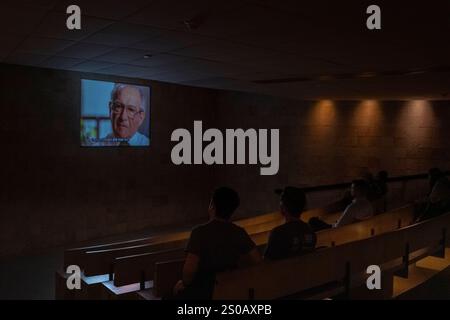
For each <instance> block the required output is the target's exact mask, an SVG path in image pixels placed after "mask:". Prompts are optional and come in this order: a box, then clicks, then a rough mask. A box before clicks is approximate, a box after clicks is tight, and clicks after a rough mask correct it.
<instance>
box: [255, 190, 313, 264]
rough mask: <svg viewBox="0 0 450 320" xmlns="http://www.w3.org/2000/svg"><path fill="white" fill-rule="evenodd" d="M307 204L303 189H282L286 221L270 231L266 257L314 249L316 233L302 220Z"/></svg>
mask: <svg viewBox="0 0 450 320" xmlns="http://www.w3.org/2000/svg"><path fill="white" fill-rule="evenodd" d="M305 204H306V198H305V194H304V193H303V191H302V190H301V189H298V188H294V187H286V188H285V189H284V190H283V191H282V193H281V201H280V210H281V213H282V214H283V216H284V217H285V219H286V222H285V223H284V224H283V225H281V226H278V227H276V228H274V229H273V230H272V232H271V233H270V236H269V241H268V243H267V248H266V252H265V254H264V258H265V259H268V260H279V259H284V258H288V257H292V256H296V255H300V254H304V253H307V252H310V251H312V250H314V248H315V246H316V241H317V238H316V234H315V233H314V232H313V231H312V229H311V227H310V226H309V225H308V224H307V223H305V222H303V221H302V220H300V214H301V213H302V211H303V209H304V207H305Z"/></svg>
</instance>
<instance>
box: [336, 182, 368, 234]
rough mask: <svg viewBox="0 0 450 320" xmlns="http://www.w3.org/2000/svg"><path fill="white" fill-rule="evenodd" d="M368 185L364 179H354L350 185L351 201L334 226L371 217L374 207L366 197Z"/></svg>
mask: <svg viewBox="0 0 450 320" xmlns="http://www.w3.org/2000/svg"><path fill="white" fill-rule="evenodd" d="M368 190H369V186H368V185H367V182H366V181H364V180H354V181H353V183H352V187H351V193H352V196H353V201H352V203H351V204H350V205H349V206H348V207H347V208H346V209H345V210H344V213H343V214H342V215H341V217H340V218H339V219H338V221H337V222H336V224H335V225H334V227H342V226H345V225H347V224H352V223H355V222H358V221H363V220H367V219H370V218H372V217H373V215H374V208H373V206H372V203H370V201H369V200H368V199H367V193H368Z"/></svg>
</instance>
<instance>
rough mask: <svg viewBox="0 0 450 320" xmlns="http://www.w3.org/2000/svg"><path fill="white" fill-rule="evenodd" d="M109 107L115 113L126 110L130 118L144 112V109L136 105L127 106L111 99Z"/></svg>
mask: <svg viewBox="0 0 450 320" xmlns="http://www.w3.org/2000/svg"><path fill="white" fill-rule="evenodd" d="M109 107H110V108H111V111H112V113H114V114H121V113H122V112H123V111H124V110H125V114H126V115H127V116H128V117H129V118H130V119H133V118H134V117H135V116H136V115H137V114H140V113H142V112H144V110H141V109H138V108H136V107H135V106H126V105H124V104H123V103H120V102H118V101H111V102H110V103H109Z"/></svg>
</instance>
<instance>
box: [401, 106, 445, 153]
mask: <svg viewBox="0 0 450 320" xmlns="http://www.w3.org/2000/svg"><path fill="white" fill-rule="evenodd" d="M436 122H437V119H436V117H435V114H434V110H433V106H432V105H431V103H430V102H429V101H427V100H410V101H407V102H406V103H405V104H404V105H403V107H402V109H401V112H400V114H399V118H398V122H397V136H398V137H401V138H403V141H404V142H405V143H407V146H410V147H415V148H417V147H426V146H427V145H428V143H429V142H431V140H432V138H433V127H434V126H436Z"/></svg>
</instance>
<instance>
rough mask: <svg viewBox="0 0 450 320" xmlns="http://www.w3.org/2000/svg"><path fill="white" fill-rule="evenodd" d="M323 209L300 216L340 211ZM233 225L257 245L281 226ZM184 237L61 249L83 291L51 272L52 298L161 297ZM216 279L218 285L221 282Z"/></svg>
mask: <svg viewBox="0 0 450 320" xmlns="http://www.w3.org/2000/svg"><path fill="white" fill-rule="evenodd" d="M329 208H336V205H334V206H333V205H328V206H327V207H326V208H319V209H314V210H309V211H306V212H305V213H304V214H303V215H302V218H303V219H306V220H307V219H310V218H312V217H322V218H323V220H324V221H328V222H333V221H336V220H337V218H338V217H339V216H340V212H337V213H336V212H334V213H331V212H329ZM341 209H342V208H341ZM414 214H415V213H414V208H413V207H412V206H406V207H404V208H400V209H397V210H393V211H391V212H387V213H384V214H381V215H378V216H375V217H374V218H372V219H370V220H367V221H362V222H359V223H355V224H351V225H347V226H344V227H341V228H337V229H327V230H324V231H321V232H318V234H317V246H318V247H329V248H333V247H341V245H344V244H348V243H353V242H355V241H359V240H362V239H369V238H375V237H378V236H380V235H381V234H384V233H386V232H388V233H389V232H392V231H394V230H397V231H400V230H403V229H402V228H403V227H405V226H408V225H410V224H411V223H412V222H413V221H414ZM235 223H236V224H238V225H240V226H241V227H243V228H244V229H245V230H246V231H247V233H248V234H249V235H250V236H251V238H252V240H253V241H254V242H255V243H256V245H257V246H258V247H260V248H263V247H264V246H265V245H266V243H267V240H268V236H269V233H270V231H271V230H272V229H273V228H274V227H276V226H278V225H280V224H282V223H283V219H282V217H281V216H280V215H279V213H277V212H275V213H269V214H265V215H260V216H257V217H252V218H248V219H242V220H239V221H236V222H235ZM189 235H190V231H182V232H176V233H171V234H164V235H158V236H153V237H146V238H141V239H133V240H128V241H123V242H116V243H105V244H100V245H94V246H83V247H79V248H72V249H69V250H66V252H65V261H64V266H65V267H67V266H69V265H72V264H76V265H79V266H81V267H82V269H83V270H84V277H83V290H81V291H72V292H69V291H68V290H67V289H66V288H65V279H66V276H67V275H65V274H64V272H61V271H60V272H58V273H57V293H58V296H59V298H83V299H87V298H94V299H103V298H107V299H109V298H127V297H129V298H136V294H137V293H138V294H139V297H141V298H147V299H148V298H151V299H159V298H161V297H162V296H165V295H167V294H168V293H169V292H170V291H171V290H172V288H173V285H174V282H176V280H177V279H180V274H181V268H182V264H183V258H184V247H185V245H186V242H187V240H188V238H189ZM317 252H322V250H319V251H317ZM314 254H316V253H314ZM314 254H312V255H314ZM308 256H309V255H308ZM269 264H270V263H269ZM263 265H266V263H265V264H263ZM258 268H259V267H258ZM260 268H264V267H263V266H260ZM243 270H244V269H243ZM236 272H238V271H236ZM220 277H222V275H219V276H218V279H220ZM218 283H221V284H223V282H221V281H218ZM220 288H223V287H222V286H218V287H217V288H216V289H215V291H214V292H215V297H216V298H220V297H222V294H221V293H220V292H222V291H221V290H222V289H220ZM247 289H248V290H250V289H251V290H250V291H252V292H253V293H252V294H251V295H250V296H246V298H251V297H252V296H253V295H254V294H255V293H254V288H253V287H249V288H247ZM248 290H247V291H248ZM217 292H219V293H217ZM247 293H248V292H247ZM234 298H236V297H234Z"/></svg>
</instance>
